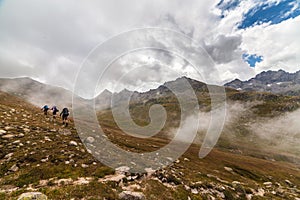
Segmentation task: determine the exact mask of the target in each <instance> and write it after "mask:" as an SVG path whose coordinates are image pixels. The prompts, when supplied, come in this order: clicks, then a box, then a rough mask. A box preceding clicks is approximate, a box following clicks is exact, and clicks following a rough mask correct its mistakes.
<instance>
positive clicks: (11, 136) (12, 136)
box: [2, 134, 15, 139]
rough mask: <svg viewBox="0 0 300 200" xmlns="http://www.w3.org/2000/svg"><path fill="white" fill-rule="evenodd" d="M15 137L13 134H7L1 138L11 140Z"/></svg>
mask: <svg viewBox="0 0 300 200" xmlns="http://www.w3.org/2000/svg"><path fill="white" fill-rule="evenodd" d="M14 137H15V136H14V135H13V134H7V135H3V136H2V138H3V139H11V138H14Z"/></svg>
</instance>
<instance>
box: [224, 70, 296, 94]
mask: <svg viewBox="0 0 300 200" xmlns="http://www.w3.org/2000/svg"><path fill="white" fill-rule="evenodd" d="M224 86H226V87H231V88H235V89H238V90H245V91H260V92H271V93H275V94H284V95H292V96H298V95H300V71H297V72H295V73H288V72H285V71H283V70H279V71H266V72H262V73H260V74H258V75H256V76H255V77H254V78H251V79H250V80H247V81H241V80H239V79H235V80H233V81H231V82H229V83H226V84H225V85H224Z"/></svg>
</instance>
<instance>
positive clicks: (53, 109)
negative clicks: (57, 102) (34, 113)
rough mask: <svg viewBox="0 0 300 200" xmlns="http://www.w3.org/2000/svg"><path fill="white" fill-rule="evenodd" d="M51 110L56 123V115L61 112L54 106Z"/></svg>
mask: <svg viewBox="0 0 300 200" xmlns="http://www.w3.org/2000/svg"><path fill="white" fill-rule="evenodd" d="M51 110H52V115H53V116H52V117H53V121H54V120H55V119H56V113H57V112H59V110H58V109H57V107H56V106H52V108H51Z"/></svg>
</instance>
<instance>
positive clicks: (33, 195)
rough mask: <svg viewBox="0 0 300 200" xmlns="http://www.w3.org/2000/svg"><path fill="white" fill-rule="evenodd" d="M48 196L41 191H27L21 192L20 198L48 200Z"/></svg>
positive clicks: (20, 199)
mask: <svg viewBox="0 0 300 200" xmlns="http://www.w3.org/2000/svg"><path fill="white" fill-rule="evenodd" d="M47 199H48V197H47V196H46V195H44V194H42V193H40V192H27V193H23V194H21V196H20V197H19V198H18V200H47Z"/></svg>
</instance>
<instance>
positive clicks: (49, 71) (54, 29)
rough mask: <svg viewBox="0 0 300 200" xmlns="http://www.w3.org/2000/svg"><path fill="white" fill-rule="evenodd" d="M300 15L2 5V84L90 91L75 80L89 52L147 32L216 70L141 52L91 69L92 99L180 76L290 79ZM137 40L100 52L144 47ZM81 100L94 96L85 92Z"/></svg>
mask: <svg viewBox="0 0 300 200" xmlns="http://www.w3.org/2000/svg"><path fill="white" fill-rule="evenodd" d="M299 15H300V2H299V1H298V0H296V1H295V0H266V1H258V0H243V1H241V0H201V1H199V0H186V1H181V0H172V1H161V0H151V1H150V0H139V1H138V0H127V1H117V0H111V1H105V0H88V1H86V0H77V1H73V0H44V1H39V0H26V1H22V0H0V78H1V77H22V76H28V77H31V78H34V79H36V80H39V81H41V82H44V83H47V84H52V85H57V86H61V87H64V88H66V89H69V90H73V88H74V85H75V84H76V83H77V84H78V83H80V84H82V85H84V84H89V83H88V82H87V81H78V79H77V77H78V73H79V72H80V73H81V71H80V70H81V69H82V68H83V66H84V65H85V64H86V62H87V61H88V62H90V61H91V59H90V58H89V55H91V51H92V50H93V49H95V48H96V47H97V46H99V44H103V43H105V42H107V41H112V40H113V41H115V39H114V38H115V37H116V36H118V35H119V34H121V33H124V32H127V31H131V30H136V29H140V28H147V27H156V28H161V29H168V30H172V31H176V32H178V33H181V34H185V35H187V36H188V37H189V38H190V39H191V40H192V41H195V42H196V43H197V45H198V46H197V47H195V46H193V47H191V45H190V44H189V42H188V41H184V42H181V43H180V41H179V38H176V37H172V38H171V36H168V34H167V35H164V36H163V35H154V34H155V33H151V34H152V35H151V34H150V35H151V37H152V40H151V44H153V45H154V46H155V45H157V44H159V46H161V47H164V48H167V47H169V46H170V45H171V44H172V45H173V46H174V45H175V46H176V45H178V48H180V49H181V50H183V51H185V53H184V54H186V55H193V56H198V51H197V49H198V47H199V48H202V49H203V50H204V51H205V52H206V53H207V55H208V56H209V58H210V59H211V60H212V61H213V63H214V67H213V68H210V67H211V65H209V64H208V63H207V64H206V61H207V62H208V60H209V59H207V58H204V57H203V56H207V55H204V54H203V55H202V54H201V55H200V54H199V58H200V59H202V57H203V59H202V60H203V63H201V66H200V67H201V70H200V75H199V73H197V72H196V71H195V68H194V66H192V64H191V62H189V60H185V59H183V58H180V57H178V56H174V55H172V54H170V52H165V51H160V50H153V49H152V50H151V49H148V50H145V49H143V50H139V51H135V52H131V53H127V54H126V55H123V54H122V56H121V55H120V57H119V58H118V59H117V60H114V62H113V63H112V64H111V65H110V67H109V70H107V71H106V74H104V76H103V77H101V78H99V77H95V74H97V73H96V72H97V71H101V70H104V68H105V66H101V65H99V63H93V66H92V68H91V69H89V70H86V71H85V72H84V73H85V74H84V76H83V77H85V79H86V80H100V79H101V80H100V82H99V85H98V86H97V89H96V93H99V92H101V91H102V90H104V89H109V90H111V91H116V92H117V91H120V90H122V89H124V88H128V89H131V90H139V91H146V90H148V89H150V88H154V87H157V86H158V85H160V84H162V83H164V82H165V81H169V80H173V79H175V78H176V77H180V76H183V75H184V76H189V77H191V78H195V79H198V80H199V79H200V80H202V81H206V82H209V83H213V84H224V83H226V82H228V81H230V80H233V79H235V78H239V79H241V80H247V79H249V78H251V77H253V76H255V75H256V74H258V73H260V72H262V71H265V70H279V69H283V70H285V71H288V72H295V71H298V70H299V69H300V45H299V44H300V37H299V35H300V28H299V27H300V16H299ZM121 35H122V34H121ZM141 36H142V34H140V35H139V36H137V37H136V38H134V37H129V38H127V39H128V40H129V41H126V42H124V43H122V42H120V43H119V44H117V45H115V46H114V49H107V51H106V52H104V53H105V54H107V55H109V54H115V53H116V52H117V49H123V47H124V45H127V46H130V47H134V46H138V44H139V45H141V44H142V42H141ZM118 45H119V46H118ZM147 45H149V44H147ZM189 45H190V46H189ZM102 53H103V52H102ZM119 53H120V52H119ZM84 61H85V62H84ZM90 63H92V62H90ZM196 64H197V63H196ZM212 73H215V74H216V75H215V76H212V75H211V74H212ZM208 74H209V76H208ZM92 82H93V81H92ZM88 87H89V86H88V85H87V86H83V88H88ZM79 95H81V96H85V97H88V96H92V94H90V93H84V91H82V92H80V93H79Z"/></svg>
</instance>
